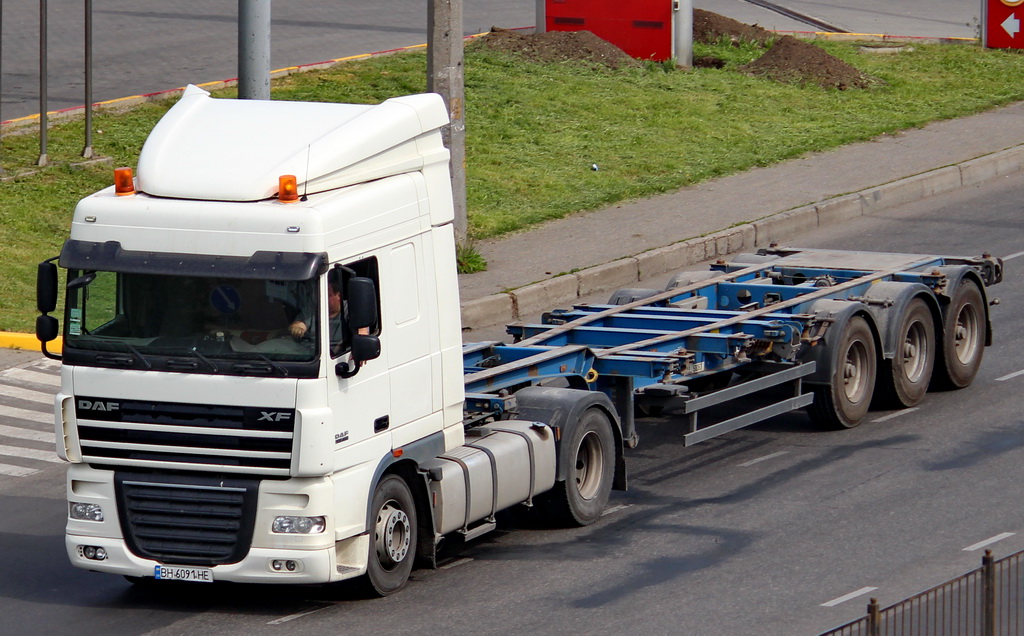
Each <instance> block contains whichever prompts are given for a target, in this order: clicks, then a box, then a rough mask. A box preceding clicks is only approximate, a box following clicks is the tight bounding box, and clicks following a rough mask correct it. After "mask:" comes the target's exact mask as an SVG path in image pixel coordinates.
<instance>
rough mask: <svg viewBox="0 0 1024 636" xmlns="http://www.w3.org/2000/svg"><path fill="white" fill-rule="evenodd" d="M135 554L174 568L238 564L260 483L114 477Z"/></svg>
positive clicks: (250, 527) (249, 535) (245, 547)
mask: <svg viewBox="0 0 1024 636" xmlns="http://www.w3.org/2000/svg"><path fill="white" fill-rule="evenodd" d="M115 488H116V492H117V500H118V510H119V512H120V520H121V530H122V532H123V534H124V537H125V540H126V542H127V544H128V548H129V549H130V550H131V551H132V553H133V554H136V555H138V556H140V557H143V558H148V559H154V560H157V561H160V562H161V563H170V564H174V565H207V566H209V565H218V564H222V563H237V562H238V561H240V560H242V558H243V557H245V554H246V552H247V551H248V547H249V544H250V543H251V542H252V534H253V526H254V523H255V520H256V500H257V497H258V491H259V481H258V480H255V479H219V478H211V477H205V476H181V475H179V476H160V477H156V476H154V475H135V474H128V473H121V472H118V473H116V478H115Z"/></svg>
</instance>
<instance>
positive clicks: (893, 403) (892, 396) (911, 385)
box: [878, 298, 935, 408]
mask: <svg viewBox="0 0 1024 636" xmlns="http://www.w3.org/2000/svg"><path fill="white" fill-rule="evenodd" d="M897 335H898V338H899V339H898V340H897V343H896V353H895V355H894V356H893V359H892V360H889V361H886V362H885V363H883V364H882V365H881V367H880V369H879V383H878V388H879V396H878V397H879V401H880V402H881V403H882V404H883V405H885V406H887V407H892V408H908V407H911V406H915V405H917V404H920V403H921V401H922V400H923V399H924V397H925V394H927V393H928V384H929V382H931V379H932V369H933V368H934V366H935V320H934V319H933V318H932V312H931V311H930V310H929V309H928V305H927V303H925V302H924V301H923V300H921V299H920V298H915V299H914V300H913V301H911V302H910V304H908V305H907V306H906V309H905V310H904V311H903V315H902V316H901V317H900V323H899V333H898V334H897Z"/></svg>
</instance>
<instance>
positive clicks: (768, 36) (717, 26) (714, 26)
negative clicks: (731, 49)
mask: <svg viewBox="0 0 1024 636" xmlns="http://www.w3.org/2000/svg"><path fill="white" fill-rule="evenodd" d="M776 37H778V36H776V35H775V34H774V33H772V32H771V31H769V30H767V29H763V28H761V27H759V26H757V25H756V24H753V25H751V24H744V23H743V22H740V21H739V20H733V19H732V18H727V17H725V16H723V15H718V14H717V13H712V12H710V11H705V10H704V9H694V10H693V41H694V42H701V43H702V44H715V43H716V42H719V41H721V40H723V39H724V40H731V41H732V42H740V41H742V42H757V43H758V44H767V43H769V42H770V41H772V40H773V39H775V38H776Z"/></svg>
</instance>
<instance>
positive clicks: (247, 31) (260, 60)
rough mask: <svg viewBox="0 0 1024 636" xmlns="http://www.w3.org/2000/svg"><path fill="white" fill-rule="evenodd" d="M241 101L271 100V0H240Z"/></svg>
mask: <svg viewBox="0 0 1024 636" xmlns="http://www.w3.org/2000/svg"><path fill="white" fill-rule="evenodd" d="M238 98H239V99H270V0H238Z"/></svg>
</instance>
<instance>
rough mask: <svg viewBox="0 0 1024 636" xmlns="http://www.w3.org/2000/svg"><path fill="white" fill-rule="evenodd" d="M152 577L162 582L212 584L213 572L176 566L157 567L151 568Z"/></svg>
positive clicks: (207, 569)
mask: <svg viewBox="0 0 1024 636" xmlns="http://www.w3.org/2000/svg"><path fill="white" fill-rule="evenodd" d="M153 576H155V577H156V578H158V579H160V580H162V581H193V582H197V583H213V570H211V569H210V568H189V567H180V566H176V565H158V566H155V567H154V568H153Z"/></svg>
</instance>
